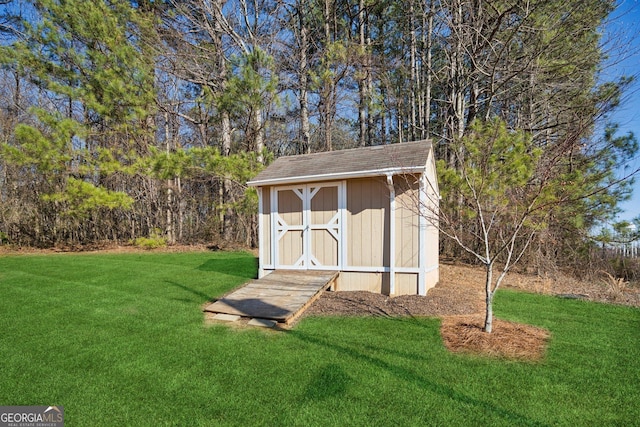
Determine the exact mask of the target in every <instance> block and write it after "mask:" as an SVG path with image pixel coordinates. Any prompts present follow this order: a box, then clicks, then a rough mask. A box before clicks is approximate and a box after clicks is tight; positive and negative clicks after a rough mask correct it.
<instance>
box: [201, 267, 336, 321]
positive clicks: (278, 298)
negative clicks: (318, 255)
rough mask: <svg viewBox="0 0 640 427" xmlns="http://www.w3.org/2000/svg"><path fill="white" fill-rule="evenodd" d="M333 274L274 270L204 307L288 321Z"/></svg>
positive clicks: (327, 283)
mask: <svg viewBox="0 0 640 427" xmlns="http://www.w3.org/2000/svg"><path fill="white" fill-rule="evenodd" d="M337 276H338V272H337V271H316V270H276V271H274V272H272V273H270V274H268V275H266V276H265V277H263V278H261V279H257V280H253V281H251V282H249V283H247V284H246V285H244V286H242V287H241V288H239V289H237V290H235V291H233V292H232V293H230V294H228V295H226V296H224V297H222V298H220V299H219V300H217V301H216V302H214V303H212V304H210V305H208V306H207V307H206V308H205V309H204V310H205V311H208V312H211V313H221V314H228V315H236V316H242V317H252V318H260V319H270V320H274V321H276V322H283V323H289V322H291V321H293V320H294V319H295V318H296V317H297V316H298V315H300V314H301V313H302V312H303V311H304V310H305V309H306V308H307V307H308V306H309V305H311V303H312V302H313V301H315V300H316V298H318V297H319V296H320V295H321V294H322V291H324V290H325V289H327V288H328V287H329V286H331V284H332V283H333V281H334V280H335V278H336V277H337Z"/></svg>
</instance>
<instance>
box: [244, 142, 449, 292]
mask: <svg viewBox="0 0 640 427" xmlns="http://www.w3.org/2000/svg"><path fill="white" fill-rule="evenodd" d="M249 185H251V186H254V187H256V188H257V189H258V195H259V205H260V215H259V227H260V234H259V235H260V247H259V252H260V255H259V258H260V260H259V261H260V275H261V276H264V275H265V274H268V273H269V272H270V271H273V270H276V269H292V268H293V269H309V270H323V269H325V270H329V269H333V270H338V271H340V274H339V276H338V278H337V279H336V282H335V289H336V290H367V291H372V292H379V293H383V294H387V295H402V294H425V293H426V291H427V290H428V289H429V288H431V287H433V286H435V284H436V283H437V282H438V280H439V274H438V230H437V226H436V225H434V220H433V218H432V216H433V215H432V214H431V213H432V212H435V211H436V209H433V207H434V206H437V203H438V187H437V182H436V175H435V162H434V158H433V150H432V147H431V143H430V142H429V141H418V142H408V143H402V144H392V145H386V146H380V147H367V148H359V149H351V150H343V151H333V152H328V153H315V154H309V155H300V156H288V157H280V158H278V159H276V161H275V162H274V163H272V164H271V165H270V166H269V167H268V168H266V169H265V170H264V171H263V172H261V173H260V174H259V175H258V176H257V177H256V178H255V179H254V180H253V181H251V182H250V183H249Z"/></svg>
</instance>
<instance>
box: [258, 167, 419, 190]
mask: <svg viewBox="0 0 640 427" xmlns="http://www.w3.org/2000/svg"><path fill="white" fill-rule="evenodd" d="M424 170H425V166H413V167H409V168H402V167H394V168H386V169H374V170H368V171H353V172H342V173H328V174H319V175H305V176H292V177H286V178H274V179H264V180H259V181H249V182H247V185H248V186H250V187H258V186H261V185H284V184H294V183H303V182H315V181H331V180H339V179H350V178H369V177H373V176H385V175H405V174H410V173H422V172H423V171H424Z"/></svg>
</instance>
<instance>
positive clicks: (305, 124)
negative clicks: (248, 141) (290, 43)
mask: <svg viewBox="0 0 640 427" xmlns="http://www.w3.org/2000/svg"><path fill="white" fill-rule="evenodd" d="M305 6H306V5H305V4H303V5H302V7H301V8H300V10H298V16H299V19H300V97H299V102H300V139H301V141H300V143H301V144H300V145H301V147H300V150H299V151H300V152H301V153H303V154H309V153H310V152H311V126H310V124H309V76H308V60H307V51H308V50H309V40H308V35H307V25H306V22H305V19H304V16H305V15H304V14H305V13H306V11H305V10H302V9H305Z"/></svg>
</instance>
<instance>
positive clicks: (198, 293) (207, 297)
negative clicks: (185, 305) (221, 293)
mask: <svg viewBox="0 0 640 427" xmlns="http://www.w3.org/2000/svg"><path fill="white" fill-rule="evenodd" d="M164 283H166V284H167V285H171V286H173V287H175V288H178V289H182V290H184V291H187V292H189V293H191V294H193V295H195V296H197V297H199V298H204V299H205V300H207V301H212V300H214V299H215V298H214V297H212V296H211V295H207V294H205V293H204V292H201V291H199V290H197V289H193V288H190V287H188V286H185V285H181V284H180V283H177V282H174V281H172V280H165V281H164ZM181 301H182V300H181Z"/></svg>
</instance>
